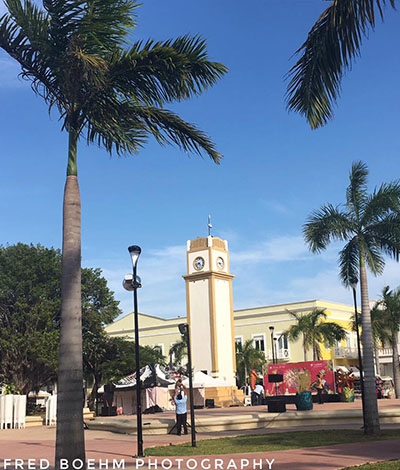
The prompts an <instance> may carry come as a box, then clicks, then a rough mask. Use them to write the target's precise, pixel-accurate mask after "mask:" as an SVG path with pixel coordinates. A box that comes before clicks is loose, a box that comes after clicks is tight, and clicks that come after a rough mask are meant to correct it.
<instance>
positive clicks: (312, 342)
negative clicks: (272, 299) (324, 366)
mask: <svg viewBox="0 0 400 470" xmlns="http://www.w3.org/2000/svg"><path fill="white" fill-rule="evenodd" d="M288 313H289V314H290V316H291V317H292V318H293V320H294V321H295V323H294V324H293V325H291V326H290V327H289V328H288V330H287V331H285V333H286V334H287V335H288V338H289V340H290V341H292V342H295V341H297V340H299V339H300V338H302V343H303V351H304V360H305V361H307V351H308V350H309V349H311V350H312V353H313V360H314V361H319V360H321V358H322V357H321V346H320V344H321V343H325V344H327V345H328V346H329V347H333V346H335V344H336V343H337V342H338V341H341V340H342V339H345V338H346V330H345V329H344V328H343V327H341V326H340V325H338V324H337V323H335V322H330V321H325V320H326V318H327V314H326V313H325V309H321V308H314V309H313V310H312V311H311V312H309V313H297V312H291V311H288Z"/></svg>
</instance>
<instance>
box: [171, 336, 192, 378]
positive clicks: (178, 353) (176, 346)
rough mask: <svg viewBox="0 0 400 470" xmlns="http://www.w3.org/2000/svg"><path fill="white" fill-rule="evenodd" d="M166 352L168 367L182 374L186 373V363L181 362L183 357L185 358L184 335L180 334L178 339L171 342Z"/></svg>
mask: <svg viewBox="0 0 400 470" xmlns="http://www.w3.org/2000/svg"><path fill="white" fill-rule="evenodd" d="M168 354H169V365H170V367H172V368H173V369H175V370H176V371H177V372H179V373H181V374H183V375H187V373H188V364H186V365H184V364H183V361H184V360H185V359H186V360H187V342H186V337H185V335H181V337H180V339H179V341H177V342H176V343H173V344H171V347H170V348H169V351H168Z"/></svg>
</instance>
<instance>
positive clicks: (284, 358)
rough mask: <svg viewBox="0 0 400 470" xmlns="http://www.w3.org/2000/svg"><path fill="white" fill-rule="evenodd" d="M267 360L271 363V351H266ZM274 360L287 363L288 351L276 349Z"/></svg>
mask: <svg viewBox="0 0 400 470" xmlns="http://www.w3.org/2000/svg"><path fill="white" fill-rule="evenodd" d="M267 357H268V359H269V360H271V361H272V359H273V355H272V350H271V349H269V350H268V355H267ZM276 359H279V360H281V361H288V360H289V359H290V351H289V349H278V350H277V351H276Z"/></svg>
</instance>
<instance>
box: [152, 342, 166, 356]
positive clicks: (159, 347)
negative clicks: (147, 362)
mask: <svg viewBox="0 0 400 470" xmlns="http://www.w3.org/2000/svg"><path fill="white" fill-rule="evenodd" d="M153 349H154V350H155V351H159V352H160V354H162V355H164V345H163V344H154V345H153Z"/></svg>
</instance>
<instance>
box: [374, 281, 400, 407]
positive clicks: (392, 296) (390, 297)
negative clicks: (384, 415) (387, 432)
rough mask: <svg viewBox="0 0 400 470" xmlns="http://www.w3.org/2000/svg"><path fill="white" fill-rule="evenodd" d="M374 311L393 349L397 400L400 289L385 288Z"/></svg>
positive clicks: (399, 383)
mask: <svg viewBox="0 0 400 470" xmlns="http://www.w3.org/2000/svg"><path fill="white" fill-rule="evenodd" d="M372 311H375V312H379V314H380V316H381V321H380V326H381V328H382V329H383V331H384V335H385V336H384V341H385V340H386V341H388V342H389V343H390V345H391V347H392V363H393V381H394V388H395V391H396V398H399V397H400V363H399V347H398V343H399V331H400V289H396V290H390V289H389V286H386V287H384V289H383V291H382V299H381V300H379V301H378V302H377V304H376V305H375V307H374V308H373V309H372ZM371 313H372V312H371Z"/></svg>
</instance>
